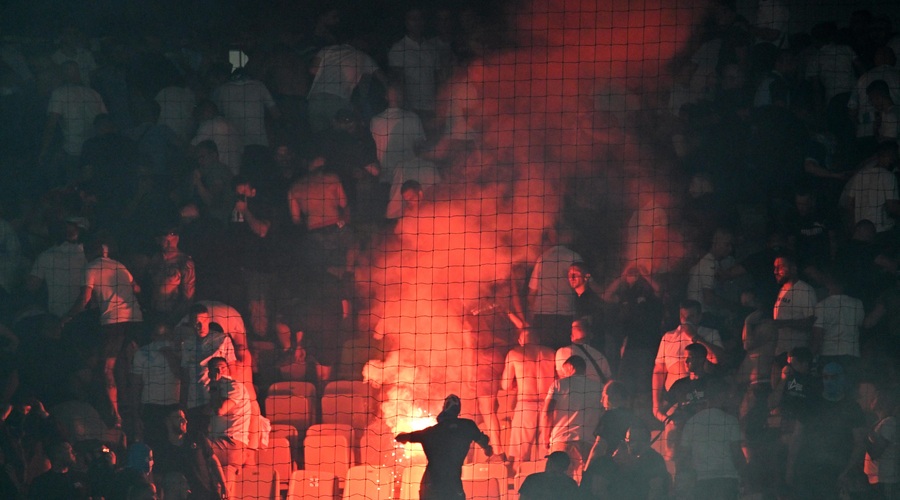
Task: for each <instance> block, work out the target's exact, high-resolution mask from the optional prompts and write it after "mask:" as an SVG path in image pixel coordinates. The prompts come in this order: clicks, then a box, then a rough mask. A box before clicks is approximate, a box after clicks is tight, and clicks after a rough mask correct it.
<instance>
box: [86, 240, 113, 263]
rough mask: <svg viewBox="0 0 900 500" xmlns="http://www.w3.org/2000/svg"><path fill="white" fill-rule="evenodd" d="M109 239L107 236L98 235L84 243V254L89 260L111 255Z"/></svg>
mask: <svg viewBox="0 0 900 500" xmlns="http://www.w3.org/2000/svg"><path fill="white" fill-rule="evenodd" d="M109 246H110V245H109V241H108V240H107V239H106V238H103V237H99V236H96V237H94V238H91V239H89V240H88V241H87V242H85V244H84V256H85V258H86V259H87V260H89V261H90V260H94V259H99V258H100V257H105V258H108V257H109V253H110V252H109Z"/></svg>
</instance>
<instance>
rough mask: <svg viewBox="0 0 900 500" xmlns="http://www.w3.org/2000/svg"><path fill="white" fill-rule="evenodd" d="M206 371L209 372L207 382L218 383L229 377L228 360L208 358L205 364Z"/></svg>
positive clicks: (217, 357)
mask: <svg viewBox="0 0 900 500" xmlns="http://www.w3.org/2000/svg"><path fill="white" fill-rule="evenodd" d="M206 369H207V371H208V372H209V380H210V381H211V382H218V381H219V380H221V379H223V378H229V377H231V371H230V369H229V368H228V360H227V359H225V358H223V357H219V356H216V357H214V358H210V360H209V361H208V362H207V363H206Z"/></svg>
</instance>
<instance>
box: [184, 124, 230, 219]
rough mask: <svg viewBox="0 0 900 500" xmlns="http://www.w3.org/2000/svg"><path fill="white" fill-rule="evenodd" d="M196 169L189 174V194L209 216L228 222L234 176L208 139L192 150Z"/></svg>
mask: <svg viewBox="0 0 900 500" xmlns="http://www.w3.org/2000/svg"><path fill="white" fill-rule="evenodd" d="M194 150H195V152H196V155H197V169H196V170H194V171H192V172H191V180H190V182H191V192H192V194H193V195H194V196H195V198H199V200H197V202H198V203H201V202H202V204H203V206H204V207H206V210H207V211H208V212H209V214H210V216H211V217H213V218H215V219H216V220H218V221H220V222H223V223H225V222H228V218H229V216H230V215H231V207H232V206H233V205H232V202H233V201H234V200H232V193H231V179H232V178H233V177H234V174H233V173H232V172H231V169H230V168H229V167H228V165H225V164H224V163H222V161H221V158H220V157H219V147H218V146H216V143H215V142H214V141H212V140H210V139H207V140H205V141H200V142H199V143H197V145H196V146H195V148H194Z"/></svg>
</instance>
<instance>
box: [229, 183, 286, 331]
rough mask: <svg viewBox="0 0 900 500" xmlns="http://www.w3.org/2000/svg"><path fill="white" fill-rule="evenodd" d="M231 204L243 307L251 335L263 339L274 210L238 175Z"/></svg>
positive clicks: (269, 297)
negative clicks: (241, 284) (248, 317)
mask: <svg viewBox="0 0 900 500" xmlns="http://www.w3.org/2000/svg"><path fill="white" fill-rule="evenodd" d="M232 184H233V185H234V194H235V202H234V209H233V210H232V214H231V222H230V223H229V226H228V229H229V238H230V241H231V243H232V245H233V248H234V252H235V262H236V265H237V266H238V270H239V272H240V276H241V278H242V283H243V285H244V289H245V291H246V296H247V307H248V309H249V310H250V324H251V325H252V327H253V332H254V333H255V334H256V335H258V336H260V337H266V336H267V335H268V334H269V319H270V316H271V314H272V313H273V310H272V305H273V304H272V297H273V289H272V287H273V286H274V283H275V269H274V267H273V260H274V252H275V250H274V238H273V237H272V235H271V234H270V232H271V229H272V225H273V222H274V209H273V208H272V207H271V205H269V204H268V203H267V201H266V200H264V199H262V198H261V197H259V196H257V194H258V192H257V190H256V185H255V183H254V182H253V181H251V180H250V179H249V178H247V177H244V176H242V175H239V176H237V177H235V178H234V180H233V181H232Z"/></svg>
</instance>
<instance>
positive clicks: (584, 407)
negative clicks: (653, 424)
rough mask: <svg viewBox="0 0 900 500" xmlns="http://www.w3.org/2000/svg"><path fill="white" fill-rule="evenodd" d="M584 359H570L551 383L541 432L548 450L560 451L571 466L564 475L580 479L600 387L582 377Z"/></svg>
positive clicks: (598, 408) (595, 419)
mask: <svg viewBox="0 0 900 500" xmlns="http://www.w3.org/2000/svg"><path fill="white" fill-rule="evenodd" d="M586 367H587V365H586V364H585V361H584V358H582V357H580V356H571V357H570V358H569V359H567V360H566V362H565V364H564V365H563V374H562V378H560V379H559V380H557V381H556V382H554V383H553V385H552V386H551V387H550V391H549V392H548V393H547V399H546V400H545V401H544V410H543V415H542V418H541V432H542V433H543V434H542V435H543V439H544V442H546V443H549V445H550V451H551V452H553V451H564V452H566V454H568V455H569V458H570V459H571V461H572V463H571V464H570V466H569V470H568V471H567V474H568V475H569V476H570V477H572V479H575V481H576V482H578V481H580V480H581V472H582V469H583V467H584V462H585V460H587V458H588V456H589V453H590V451H591V445H592V443H593V440H592V439H591V433H592V432H593V430H594V429H596V428H597V424H598V423H599V422H600V414H601V413H602V408H601V406H600V400H601V398H602V397H603V385H602V384H601V383H600V382H598V381H596V380H593V379H590V378H588V377H587V376H586V375H585V369H586Z"/></svg>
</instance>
